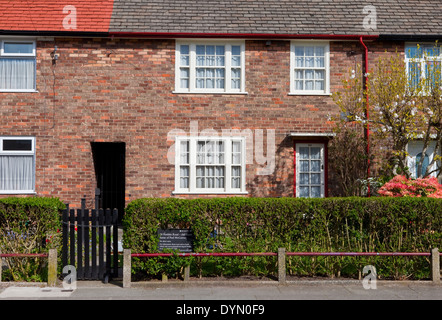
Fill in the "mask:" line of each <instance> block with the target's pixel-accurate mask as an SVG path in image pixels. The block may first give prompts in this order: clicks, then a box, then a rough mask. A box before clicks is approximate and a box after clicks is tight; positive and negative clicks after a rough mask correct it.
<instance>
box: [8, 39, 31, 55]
mask: <svg viewBox="0 0 442 320" xmlns="http://www.w3.org/2000/svg"><path fill="white" fill-rule="evenodd" d="M3 49H4V52H5V53H8V54H14V53H17V54H33V53H34V44H33V43H16V42H5V44H4V48H3Z"/></svg>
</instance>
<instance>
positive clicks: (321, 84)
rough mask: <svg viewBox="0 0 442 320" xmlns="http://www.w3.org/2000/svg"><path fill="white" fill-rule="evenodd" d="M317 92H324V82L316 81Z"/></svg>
mask: <svg viewBox="0 0 442 320" xmlns="http://www.w3.org/2000/svg"><path fill="white" fill-rule="evenodd" d="M315 90H324V81H315Z"/></svg>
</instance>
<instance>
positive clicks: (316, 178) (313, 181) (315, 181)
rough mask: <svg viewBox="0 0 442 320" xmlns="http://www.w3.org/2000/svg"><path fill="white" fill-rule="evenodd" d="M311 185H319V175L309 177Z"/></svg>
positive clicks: (314, 174) (313, 174)
mask: <svg viewBox="0 0 442 320" xmlns="http://www.w3.org/2000/svg"><path fill="white" fill-rule="evenodd" d="M310 178H311V184H321V174H320V173H312V174H311V175H310Z"/></svg>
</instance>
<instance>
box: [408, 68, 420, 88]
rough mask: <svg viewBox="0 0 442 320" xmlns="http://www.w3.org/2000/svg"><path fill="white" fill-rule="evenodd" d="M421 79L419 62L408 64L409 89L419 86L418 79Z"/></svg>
mask: <svg viewBox="0 0 442 320" xmlns="http://www.w3.org/2000/svg"><path fill="white" fill-rule="evenodd" d="M420 77H421V71H420V63H419V62H409V63H408V81H409V82H410V85H411V87H413V88H416V87H417V85H418V84H419V79H420Z"/></svg>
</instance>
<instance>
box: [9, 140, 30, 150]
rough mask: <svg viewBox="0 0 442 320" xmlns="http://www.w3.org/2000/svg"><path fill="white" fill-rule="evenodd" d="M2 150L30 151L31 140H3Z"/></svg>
mask: <svg viewBox="0 0 442 320" xmlns="http://www.w3.org/2000/svg"><path fill="white" fill-rule="evenodd" d="M3 151H32V140H13V139H11V140H9V139H4V140H3Z"/></svg>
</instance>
